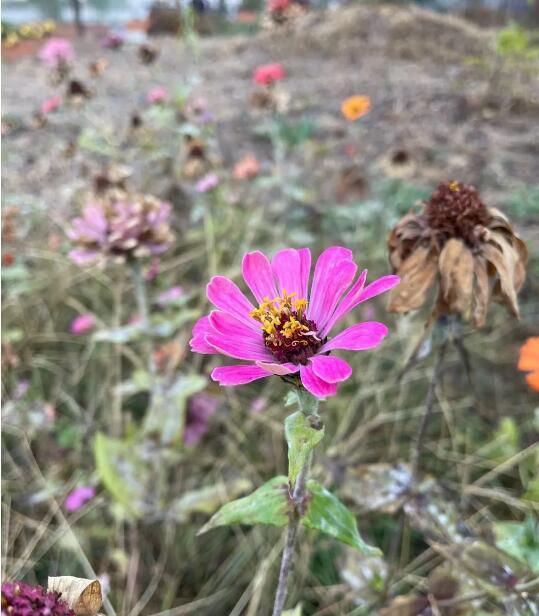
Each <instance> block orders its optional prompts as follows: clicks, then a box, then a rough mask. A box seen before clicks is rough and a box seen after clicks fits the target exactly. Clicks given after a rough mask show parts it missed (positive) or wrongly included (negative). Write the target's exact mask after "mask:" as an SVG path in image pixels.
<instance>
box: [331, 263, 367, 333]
mask: <svg viewBox="0 0 539 616" xmlns="http://www.w3.org/2000/svg"><path fill="white" fill-rule="evenodd" d="M366 278H367V270H363V271H362V272H361V274H360V275H359V278H358V279H357V280H356V282H355V283H354V285H353V286H352V288H351V289H350V291H348V293H347V294H346V295H345V296H344V297H343V299H342V300H341V302H340V304H339V305H338V307H337V309H336V310H335V312H334V313H333V316H332V317H331V319H329V321H328V322H327V323H326V325H325V327H324V329H323V330H322V331H321V332H320V336H321V337H322V338H325V337H326V336H327V335H328V333H329V331H330V330H331V328H332V327H333V326H334V325H335V323H336V322H337V321H338V320H339V319H340V318H341V317H343V316H344V315H345V314H346V313H347V312H349V311H350V310H352V308H353V307H354V306H356V305H357V301H358V300H359V298H360V297H361V294H362V293H363V287H364V285H365V280H366ZM359 301H361V300H359Z"/></svg>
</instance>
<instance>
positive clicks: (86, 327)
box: [69, 314, 95, 335]
mask: <svg viewBox="0 0 539 616" xmlns="http://www.w3.org/2000/svg"><path fill="white" fill-rule="evenodd" d="M94 327H95V317H94V315H93V314H79V316H78V317H75V318H74V319H73V321H71V325H70V326H69V331H70V332H71V333H72V334H77V335H78V334H86V333H88V332H89V331H91V330H92V329H93V328H94Z"/></svg>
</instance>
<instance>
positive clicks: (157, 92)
mask: <svg viewBox="0 0 539 616" xmlns="http://www.w3.org/2000/svg"><path fill="white" fill-rule="evenodd" d="M167 98H168V92H167V91H166V89H165V88H163V87H162V86H155V88H152V89H151V90H150V91H149V92H148V94H147V95H146V100H147V101H148V103H150V105H156V104H158V103H164V102H165V101H166V100H167Z"/></svg>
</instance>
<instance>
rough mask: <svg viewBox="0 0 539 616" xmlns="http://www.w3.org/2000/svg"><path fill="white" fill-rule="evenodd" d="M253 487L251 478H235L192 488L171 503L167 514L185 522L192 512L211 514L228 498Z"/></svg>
mask: <svg viewBox="0 0 539 616" xmlns="http://www.w3.org/2000/svg"><path fill="white" fill-rule="evenodd" d="M252 487H253V484H252V483H251V481H250V480H249V479H234V480H232V481H228V482H226V483H225V482H219V483H217V484H215V485H211V486H204V487H203V488H199V489H198V490H190V491H189V492H186V493H185V494H182V496H180V498H178V499H176V500H175V501H173V502H172V503H171V504H170V507H169V508H168V511H167V516H169V517H171V518H172V519H175V520H177V521H178V522H185V521H186V520H187V519H188V518H189V515H190V514H192V513H205V514H207V515H211V514H212V513H214V511H215V510H216V509H217V508H218V507H219V506H221V505H222V504H223V503H225V502H226V501H227V500H228V499H230V498H234V497H236V496H239V495H240V494H244V493H245V492H247V490H250V489H252Z"/></svg>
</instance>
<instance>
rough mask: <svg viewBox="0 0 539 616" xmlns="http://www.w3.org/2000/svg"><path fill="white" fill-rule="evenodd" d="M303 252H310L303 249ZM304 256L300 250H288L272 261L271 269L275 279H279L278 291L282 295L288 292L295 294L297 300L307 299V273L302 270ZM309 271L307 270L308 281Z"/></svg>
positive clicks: (279, 253) (280, 252)
mask: <svg viewBox="0 0 539 616" xmlns="http://www.w3.org/2000/svg"><path fill="white" fill-rule="evenodd" d="M302 250H307V251H308V250H309V249H308V248H303V249H302ZM302 265H303V264H302V256H301V253H300V251H299V250H295V249H294V248H286V249H285V250H280V251H279V252H278V253H277V254H276V255H275V256H274V257H273V259H272V261H271V267H272V269H273V273H274V274H275V278H276V279H277V291H278V292H279V293H281V292H282V291H283V290H286V291H287V293H295V294H296V299H303V298H305V297H306V295H305V292H304V290H305V289H306V288H307V285H306V282H305V273H304V272H303V268H302ZM309 267H310V252H309ZM308 276H309V271H308V270H307V279H308Z"/></svg>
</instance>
